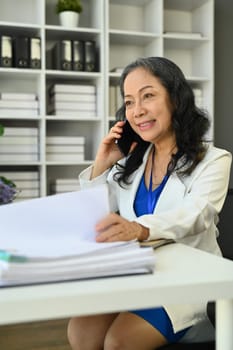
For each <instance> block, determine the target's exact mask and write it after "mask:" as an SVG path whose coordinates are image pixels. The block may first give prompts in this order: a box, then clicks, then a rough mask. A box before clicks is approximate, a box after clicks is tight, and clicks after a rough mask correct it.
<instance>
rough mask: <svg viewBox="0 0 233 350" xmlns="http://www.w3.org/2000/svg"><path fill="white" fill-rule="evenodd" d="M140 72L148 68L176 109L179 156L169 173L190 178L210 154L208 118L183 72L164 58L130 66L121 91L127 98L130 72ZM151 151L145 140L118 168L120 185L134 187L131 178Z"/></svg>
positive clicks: (142, 59) (173, 116) (173, 161)
mask: <svg viewBox="0 0 233 350" xmlns="http://www.w3.org/2000/svg"><path fill="white" fill-rule="evenodd" d="M137 68H144V69H145V70H147V71H148V72H150V73H151V74H152V75H154V76H155V77H156V78H158V79H159V80H160V82H161V84H162V85H163V86H164V87H165V89H166V90H167V92H168V95H169V96H170V100H171V103H172V104H173V105H174V106H175V108H174V112H173V115H172V127H173V130H174V132H175V137H176V144H177V148H178V152H177V153H176V154H174V155H173V156H172V160H171V162H170V163H169V165H168V173H171V172H172V171H174V169H176V170H177V171H179V173H180V174H182V175H184V176H185V175H190V174H191V173H192V171H193V170H194V169H195V167H196V166H197V164H198V163H199V162H200V161H201V160H202V159H203V158H204V156H205V153H206V144H205V143H203V141H204V135H205V134H206V132H207V130H208V129H209V126H210V122H209V118H208V115H207V113H206V112H205V111H204V110H201V109H199V108H197V106H196V105H195V101H194V94H193V91H192V88H191V86H190V85H189V83H188V81H187V80H186V79H185V76H184V74H183V72H182V71H181V69H180V68H179V67H178V66H177V65H176V64H175V63H174V62H172V61H170V60H169V59H167V58H164V57H147V58H138V59H137V60H136V61H134V62H132V63H130V64H129V65H127V66H126V67H125V69H124V70H123V72H122V75H121V78H120V91H121V95H122V97H123V98H124V82H125V79H126V77H127V76H128V74H129V73H130V72H132V71H133V70H135V69H137ZM123 110H124V106H122V107H121V108H120V110H119V111H118V112H117V115H116V117H117V119H119V114H121V113H122V112H123ZM148 147H149V143H148V142H146V141H143V140H142V142H139V143H138V144H137V146H136V148H135V149H134V150H133V152H132V153H131V154H130V155H129V156H128V158H127V160H126V163H125V165H124V166H120V165H119V164H118V165H117V167H118V172H117V173H116V177H115V178H116V179H117V181H118V183H120V184H129V183H130V181H129V177H130V175H131V174H132V173H133V172H134V171H135V170H136V169H137V168H138V167H139V166H140V165H141V164H142V161H143V156H144V154H145V151H146V149H147V148H148ZM179 159H180V161H179V163H178V160H179ZM178 164H179V166H178Z"/></svg>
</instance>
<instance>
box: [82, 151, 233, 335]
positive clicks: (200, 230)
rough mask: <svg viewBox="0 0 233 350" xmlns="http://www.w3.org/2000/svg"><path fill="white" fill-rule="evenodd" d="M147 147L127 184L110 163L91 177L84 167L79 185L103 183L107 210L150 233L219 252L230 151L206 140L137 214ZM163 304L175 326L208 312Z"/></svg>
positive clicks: (188, 323)
mask: <svg viewBox="0 0 233 350" xmlns="http://www.w3.org/2000/svg"><path fill="white" fill-rule="evenodd" d="M149 151H150V149H148V150H147V151H146V153H145V156H144V159H143V163H142V165H141V166H140V167H139V168H138V169H137V170H136V171H135V172H134V173H133V174H132V175H131V178H130V180H131V185H129V186H125V187H124V188H122V187H120V186H119V185H118V184H117V183H116V182H115V181H114V180H113V175H114V173H115V172H116V171H117V169H116V166H114V167H113V168H112V169H111V170H108V171H106V172H105V173H103V174H102V175H101V176H99V177H97V178H95V179H93V180H90V174H91V169H92V167H89V168H87V169H86V170H84V171H83V172H82V173H81V174H80V177H79V179H80V184H81V187H85V188H86V187H90V186H95V185H98V184H101V183H107V184H108V187H109V194H110V196H109V197H110V208H111V210H112V211H119V212H120V214H121V215H122V216H123V217H124V218H126V219H128V220H130V221H136V222H138V223H140V224H142V225H143V226H145V227H148V228H149V232H150V235H149V239H156V238H172V239H174V240H175V241H176V242H179V243H183V244H187V245H189V246H192V247H195V248H199V249H202V250H205V251H208V252H211V253H214V254H219V255H220V254H221V251H220V248H219V246H218V243H217V240H216V237H217V236H218V229H217V227H216V225H217V223H218V214H219V212H220V211H221V209H222V206H223V204H224V200H225V197H226V194H227V189H228V183H229V177H230V167H231V160H232V157H231V154H230V153H229V152H227V151H225V150H222V149H219V148H216V147H213V146H212V145H210V146H208V150H207V153H206V155H205V157H204V159H203V160H202V161H201V162H200V163H199V164H198V165H197V167H196V168H195V170H194V171H193V172H192V174H191V175H189V176H186V177H181V176H179V175H178V174H177V173H176V172H174V173H172V174H171V175H170V177H169V179H168V181H167V183H166V185H165V187H164V189H163V191H162V193H161V195H160V197H159V200H158V202H157V205H156V208H155V211H154V213H153V214H149V215H143V216H140V217H136V215H135V212H134V209H133V206H134V198H135V195H136V191H137V189H138V185H139V182H140V180H141V177H142V176H143V173H144V170H145V165H146V161H147V158H148V154H149ZM124 161H125V160H122V161H121V162H124ZM164 308H165V309H166V311H167V313H168V315H169V317H170V319H171V322H172V324H173V328H174V331H175V332H177V331H179V330H181V329H184V328H186V327H189V326H192V325H194V324H196V323H197V322H199V321H201V320H203V319H205V318H206V312H205V310H206V305H205V304H198V305H196V304H195V305H169V306H164Z"/></svg>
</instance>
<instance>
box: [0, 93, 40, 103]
mask: <svg viewBox="0 0 233 350" xmlns="http://www.w3.org/2000/svg"><path fill="white" fill-rule="evenodd" d="M0 98H1V99H2V100H20V101H21V100H22V101H29V100H30V101H31V100H32V101H33V100H37V95H36V94H34V93H30V92H27V93H24V92H1V93H0Z"/></svg>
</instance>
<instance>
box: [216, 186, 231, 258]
mask: <svg viewBox="0 0 233 350" xmlns="http://www.w3.org/2000/svg"><path fill="white" fill-rule="evenodd" d="M219 218H220V221H219V224H218V228H219V232H220V235H219V237H218V242H219V245H220V247H221V249H222V253H223V256H224V257H225V258H228V259H231V260H233V189H229V190H228V194H227V197H226V201H225V203H224V206H223V209H222V211H221V213H220V215H219Z"/></svg>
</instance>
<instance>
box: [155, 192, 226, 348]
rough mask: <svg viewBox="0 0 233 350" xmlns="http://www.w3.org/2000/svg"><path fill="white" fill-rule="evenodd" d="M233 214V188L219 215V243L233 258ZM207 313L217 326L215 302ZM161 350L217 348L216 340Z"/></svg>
mask: <svg viewBox="0 0 233 350" xmlns="http://www.w3.org/2000/svg"><path fill="white" fill-rule="evenodd" d="M232 214H233V189H230V190H229V191H228V195H227V198H226V201H225V203H224V206H223V209H222V211H221V213H220V215H219V218H220V221H219V225H218V228H219V232H220V236H219V238H218V243H219V245H220V247H221V250H222V253H223V256H224V257H225V258H227V259H231V260H233V232H232V231H233V229H232V225H231V222H232ZM207 315H208V317H209V319H210V321H211V323H212V324H213V326H214V327H215V302H209V303H208V304H207ZM159 349H161V350H215V341H208V342H201V343H176V344H167V345H165V346H162V347H160V348H159Z"/></svg>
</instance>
